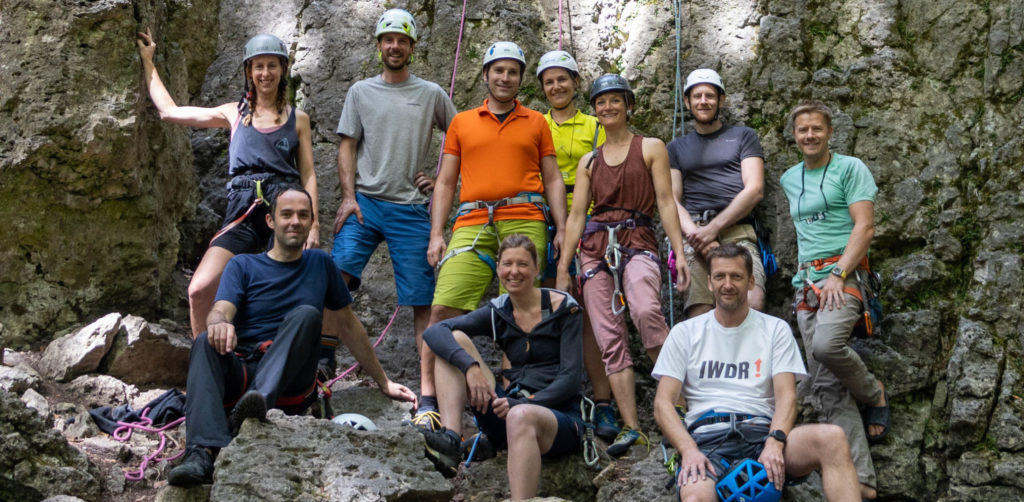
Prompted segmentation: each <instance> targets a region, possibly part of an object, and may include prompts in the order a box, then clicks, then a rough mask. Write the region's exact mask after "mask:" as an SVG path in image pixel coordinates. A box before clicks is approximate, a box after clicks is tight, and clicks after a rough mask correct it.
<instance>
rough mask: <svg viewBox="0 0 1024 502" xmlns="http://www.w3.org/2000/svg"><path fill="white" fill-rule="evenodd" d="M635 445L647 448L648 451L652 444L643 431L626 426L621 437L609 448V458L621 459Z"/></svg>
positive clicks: (616, 438) (620, 432)
mask: <svg viewBox="0 0 1024 502" xmlns="http://www.w3.org/2000/svg"><path fill="white" fill-rule="evenodd" d="M634 444H639V445H641V446H646V447H647V448H648V449H650V448H651V444H650V442H649V441H648V440H647V434H644V433H643V432H641V431H638V430H635V429H633V428H632V427H630V426H628V425H625V426H623V427H622V430H621V431H619V435H618V436H616V437H615V442H614V443H612V444H611V446H609V447H608V450H606V451H607V453H608V456H610V457H612V458H619V457H621V456H623V455H625V454H626V452H628V451H629V447H630V446H633V445H634Z"/></svg>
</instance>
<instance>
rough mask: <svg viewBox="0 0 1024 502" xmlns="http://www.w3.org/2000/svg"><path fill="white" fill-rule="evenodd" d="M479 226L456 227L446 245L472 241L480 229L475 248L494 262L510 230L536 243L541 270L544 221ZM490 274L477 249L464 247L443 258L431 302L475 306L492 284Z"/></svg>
mask: <svg viewBox="0 0 1024 502" xmlns="http://www.w3.org/2000/svg"><path fill="white" fill-rule="evenodd" d="M482 228H483V225H470V226H466V227H460V228H458V229H457V230H455V231H454V232H452V239H451V241H450V242H448V249H456V248H461V247H463V246H469V245H471V244H473V239H475V238H476V237H477V234H478V233H479V234H480V238H479V239H477V241H476V248H475V250H476V251H477V252H479V253H483V254H485V255H487V256H489V257H491V259H492V260H494V261H495V262H497V261H498V245H499V244H501V241H502V240H503V239H505V237H508V236H509V235H512V234H524V235H526V236H527V237H529V238H530V240H531V241H533V244H534V245H535V246H537V254H538V255H539V256H537V265H539V266H540V272H541V275H543V274H544V265H545V264H547V248H548V227H547V224H546V223H544V222H543V221H536V220H501V221H496V222H494V224H493V225H490V226H488V227H487V228H483V231H482V232H481V229H482ZM493 278H494V271H493V270H491V267H490V266H489V265H488V264H486V263H484V261H483V260H481V259H480V257H479V256H478V255H477V254H476V252H473V251H466V252H464V253H460V254H457V255H455V256H452V257H451V258H449V259H448V261H446V262H444V266H443V267H441V271H440V272H439V273H438V276H437V286H436V287H435V288H434V302H433V304H434V305H443V306H445V307H451V308H456V309H461V310H474V309H476V308H477V307H478V306H479V305H480V300H482V299H483V297H484V293H485V292H486V291H487V286H489V285H490V284H491V280H492V279H493ZM539 280H540V278H539V277H538V281H539ZM500 291H501V292H502V293H504V292H505V289H504V288H501V289H500Z"/></svg>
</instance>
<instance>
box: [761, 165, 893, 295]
mask: <svg viewBox="0 0 1024 502" xmlns="http://www.w3.org/2000/svg"><path fill="white" fill-rule="evenodd" d="M823 178H824V179H823ZM779 183H780V184H781V185H782V190H783V191H784V192H785V193H786V199H788V200H789V216H790V217H791V218H792V219H793V226H795V227H796V243H797V248H798V250H799V251H798V253H797V254H798V257H797V259H798V260H799V261H800V263H804V262H808V261H811V260H818V259H823V258H829V257H832V256H836V255H841V254H843V251H844V250H846V244H847V242H848V241H849V240H850V233H851V232H853V218H852V217H851V216H850V208H849V206H850V204H853V203H854V202H860V201H864V200H869V201H872V202H874V200H875V194H877V193H878V187H877V186H875V178H874V177H873V176H871V171H869V170H868V166H866V165H864V163H863V162H861V160H860V159H858V158H856V157H849V156H846V155H840V154H838V153H833V154H832V159H831V160H830V161H829V163H828V164H827V165H826V166H824V167H820V168H818V169H814V170H810V171H808V170H805V169H804V163H803V162H801V163H799V164H797V165H795V166H793V167H791V168H789V169H787V170H786V172H785V173H783V174H782V178H781V179H780V180H779ZM832 267H833V265H828V266H825V267H824V268H822V269H821V270H815V269H813V268H811V269H810V280H812V281H815V282H817V281H819V280H821V279H823V278H825V277H826V276H828V274H829V272H831V270H832ZM802 275H803V272H798V273H797V275H796V276H794V277H793V286H794V287H797V288H799V287H801V286H803V277H802Z"/></svg>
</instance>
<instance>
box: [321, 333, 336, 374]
mask: <svg viewBox="0 0 1024 502" xmlns="http://www.w3.org/2000/svg"><path fill="white" fill-rule="evenodd" d="M337 346H338V337H336V336H334V335H328V334H326V333H325V334H322V335H320V360H321V361H322V360H324V359H327V361H328V363H327V364H330V366H331V369H332V370H333V369H334V367H335V364H336V363H335V361H334V349H335V348H337Z"/></svg>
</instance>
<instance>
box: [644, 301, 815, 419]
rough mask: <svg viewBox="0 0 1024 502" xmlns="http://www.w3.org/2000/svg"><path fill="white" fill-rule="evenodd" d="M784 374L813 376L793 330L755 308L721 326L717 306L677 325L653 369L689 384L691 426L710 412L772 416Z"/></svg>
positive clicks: (686, 393)
mask: <svg viewBox="0 0 1024 502" xmlns="http://www.w3.org/2000/svg"><path fill="white" fill-rule="evenodd" d="M779 373H793V374H796V375H806V374H807V372H806V370H805V369H804V362H803V360H802V359H801V358H800V351H799V350H798V349H797V346H796V340H795V339H794V338H793V332H792V330H790V328H789V325H788V324H786V322H785V321H783V320H782V319H779V318H777V317H772V316H770V315H767V314H762V313H761V312H758V311H756V310H753V309H750V312H749V313H748V314H747V318H746V319H744V320H743V323H742V324H740V325H739V326H737V327H735V328H726V327H724V326H722V325H721V324H719V323H718V321H717V320H716V319H715V311H714V310H712V311H710V312H708V313H706V314H703V315H700V316H697V317H694V318H693V319H689V320H687V321H685V322H681V323H679V324H676V325H675V327H674V328H672V331H670V332H669V334H668V340H666V341H665V345H664V346H663V347H662V349H661V354H660V355H659V356H658V362H657V363H656V364H655V365H654V371H652V372H651V374H652V375H653V376H654V378H656V379H659V380H660V379H661V377H662V376H667V377H671V378H675V379H676V380H679V381H680V382H682V383H683V388H682V395H683V397H685V398H686V405H687V408H688V410H687V412H686V425H687V427H689V426H690V425H691V424H692V423H693V422H694V421H696V420H697V419H698V418H699V417H700V416H701V415H703V414H704V413H706V412H708V411H710V410H715V411H716V412H719V413H745V414H750V415H759V416H766V417H771V416H772V414H773V413H774V412H775V388H774V387H773V386H772V377H774V376H775V375H777V374H779Z"/></svg>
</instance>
